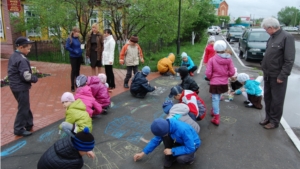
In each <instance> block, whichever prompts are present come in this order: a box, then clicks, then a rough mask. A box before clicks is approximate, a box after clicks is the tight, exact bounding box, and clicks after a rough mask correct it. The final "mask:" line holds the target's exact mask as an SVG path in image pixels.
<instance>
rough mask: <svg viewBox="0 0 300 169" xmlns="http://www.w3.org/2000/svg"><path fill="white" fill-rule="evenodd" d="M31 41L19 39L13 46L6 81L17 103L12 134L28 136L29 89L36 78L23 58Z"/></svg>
mask: <svg viewBox="0 0 300 169" xmlns="http://www.w3.org/2000/svg"><path fill="white" fill-rule="evenodd" d="M32 43H33V41H30V40H29V39H27V38H25V37H19V38H18V39H17V40H16V42H15V44H16V46H17V49H16V51H15V52H14V53H13V54H12V55H11V56H10V58H9V61H8V80H9V86H10V89H11V91H12V93H13V95H14V96H15V99H16V100H17V102H18V112H17V115H16V119H15V124H14V134H15V135H17V136H29V135H31V134H32V133H31V132H30V130H31V129H32V126H33V116H32V112H31V110H30V103H29V89H30V88H31V83H36V82H37V81H38V77H37V76H35V75H33V74H32V71H31V67H30V63H29V60H27V58H26V57H25V56H26V55H27V54H28V53H29V52H30V49H31V44H32Z"/></svg>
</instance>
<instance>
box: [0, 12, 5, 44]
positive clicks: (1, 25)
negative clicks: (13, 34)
mask: <svg viewBox="0 0 300 169" xmlns="http://www.w3.org/2000/svg"><path fill="white" fill-rule="evenodd" d="M0 37H1V38H4V30H3V22H2V9H1V7H0Z"/></svg>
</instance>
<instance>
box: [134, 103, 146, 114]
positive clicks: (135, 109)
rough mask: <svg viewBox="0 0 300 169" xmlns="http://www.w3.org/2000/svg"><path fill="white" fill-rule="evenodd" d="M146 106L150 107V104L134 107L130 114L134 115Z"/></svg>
mask: <svg viewBox="0 0 300 169" xmlns="http://www.w3.org/2000/svg"><path fill="white" fill-rule="evenodd" d="M147 106H150V104H143V105H140V106H139V107H136V108H134V109H133V110H131V114H132V113H134V112H136V111H137V110H138V109H141V108H144V107H147Z"/></svg>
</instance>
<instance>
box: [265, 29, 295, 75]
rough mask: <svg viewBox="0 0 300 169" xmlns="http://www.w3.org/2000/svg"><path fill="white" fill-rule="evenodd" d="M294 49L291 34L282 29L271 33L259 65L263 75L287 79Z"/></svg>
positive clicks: (291, 65) (292, 63) (292, 62)
mask: <svg viewBox="0 0 300 169" xmlns="http://www.w3.org/2000/svg"><path fill="white" fill-rule="evenodd" d="M295 51H296V49H295V40H294V37H293V35H291V34H290V33H288V32H286V31H284V30H282V29H279V30H278V31H276V32H275V33H274V34H273V35H271V36H270V38H269V40H268V42H267V48H266V53H265V56H264V58H263V60H262V65H261V67H262V70H263V72H264V77H268V76H269V77H276V78H278V79H280V80H285V79H287V77H288V76H289V75H290V73H291V70H292V68H293V65H294V60H295Z"/></svg>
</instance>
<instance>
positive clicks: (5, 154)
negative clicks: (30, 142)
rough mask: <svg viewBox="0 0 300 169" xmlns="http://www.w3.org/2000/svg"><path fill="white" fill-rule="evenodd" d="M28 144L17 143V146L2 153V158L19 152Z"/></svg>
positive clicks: (23, 141) (25, 142)
mask: <svg viewBox="0 0 300 169" xmlns="http://www.w3.org/2000/svg"><path fill="white" fill-rule="evenodd" d="M26 144H27V141H26V140H22V141H19V142H17V143H16V144H15V145H13V146H11V147H9V148H6V149H4V150H3V151H1V157H4V156H8V155H10V154H12V153H14V152H16V151H18V150H19V149H21V148H22V147H24V146H25V145H26Z"/></svg>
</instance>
